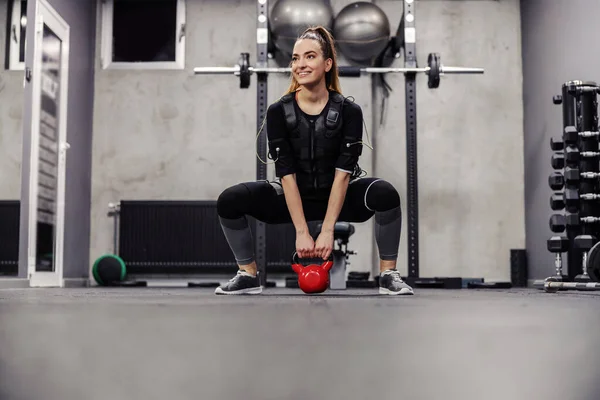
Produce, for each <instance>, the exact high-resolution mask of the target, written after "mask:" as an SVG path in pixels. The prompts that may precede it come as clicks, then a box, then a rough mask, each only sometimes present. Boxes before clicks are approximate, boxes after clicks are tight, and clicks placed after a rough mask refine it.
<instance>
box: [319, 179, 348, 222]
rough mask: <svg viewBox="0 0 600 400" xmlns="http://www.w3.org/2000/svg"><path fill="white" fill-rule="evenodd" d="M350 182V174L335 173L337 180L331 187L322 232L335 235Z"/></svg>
mask: <svg viewBox="0 0 600 400" xmlns="http://www.w3.org/2000/svg"><path fill="white" fill-rule="evenodd" d="M349 182H350V174H348V173H347V172H343V171H340V170H336V171H335V178H334V180H333V185H332V187H331V193H330V194H329V203H328V204H327V214H325V219H324V220H323V226H322V228H321V232H329V233H333V228H334V226H335V223H336V222H337V219H338V217H339V216H340V212H341V211H342V206H343V205H344V200H345V199H346V192H347V191H348V183H349Z"/></svg>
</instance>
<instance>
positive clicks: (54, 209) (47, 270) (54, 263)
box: [28, 0, 69, 287]
mask: <svg viewBox="0 0 600 400" xmlns="http://www.w3.org/2000/svg"><path fill="white" fill-rule="evenodd" d="M35 19H36V20H35V24H34V26H35V36H34V59H33V73H32V90H33V98H32V100H33V101H32V118H31V123H32V127H31V135H32V138H31V154H30V156H31V176H30V191H29V198H30V204H29V207H30V208H29V246H28V248H29V250H28V254H29V260H28V275H29V279H30V286H38V287H39V286H42V287H62V286H64V279H63V242H64V240H63V239H64V205H65V165H66V152H67V149H68V148H69V145H68V143H67V142H66V136H67V135H66V133H67V131H66V128H67V124H66V122H67V112H66V110H67V82H68V66H69V62H68V61H69V26H68V25H67V23H66V22H65V21H64V20H63V19H62V18H61V17H60V15H59V14H58V13H57V12H56V11H55V10H54V9H53V8H52V7H51V6H50V5H49V4H48V3H47V2H46V1H44V0H38V1H37V2H36V15H35Z"/></svg>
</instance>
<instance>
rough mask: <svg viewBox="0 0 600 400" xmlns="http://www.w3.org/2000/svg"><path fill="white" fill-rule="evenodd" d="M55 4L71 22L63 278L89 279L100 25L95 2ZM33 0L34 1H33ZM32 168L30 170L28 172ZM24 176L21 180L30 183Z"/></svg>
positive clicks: (31, 13)
mask: <svg viewBox="0 0 600 400" xmlns="http://www.w3.org/2000/svg"><path fill="white" fill-rule="evenodd" d="M49 3H50V4H51V5H52V7H53V8H54V9H55V10H56V11H57V12H58V13H59V14H60V15H61V16H62V18H63V19H65V21H66V22H67V23H68V24H69V26H70V36H71V37H70V50H69V87H68V105H67V108H68V109H67V120H68V122H67V142H68V143H69V144H70V145H71V148H70V150H69V151H68V153H67V165H66V182H67V183H66V193H65V238H64V277H65V278H85V277H87V276H88V271H89V268H88V265H89V251H88V249H89V243H90V241H89V231H90V220H89V215H90V197H91V158H92V157H91V152H92V120H93V117H92V114H93V101H94V53H95V47H94V42H95V41H94V38H95V29H96V26H95V25H96V3H95V2H94V1H79V0H49ZM31 4H33V3H31ZM34 13H35V9H34V8H32V7H31V6H29V7H28V11H27V18H28V20H29V21H33V20H34V15H35V14H34ZM32 42H33V41H31V40H29V41H27V57H26V58H27V60H28V61H27V66H29V67H31V59H32V56H33V47H32ZM24 115H25V118H24V119H25V120H29V119H30V118H31V86H30V85H28V86H27V94H26V107H25V113H24ZM30 130H31V129H30V127H29V126H26V127H25V129H24V131H23V132H24V137H25V138H26V137H28V136H29V135H31V131H30ZM25 141H26V142H27V143H26V146H24V157H23V159H24V160H29V143H28V142H29V140H28V139H25ZM26 172H27V173H28V172H29V171H28V169H27V171H26ZM26 181H27V180H26V179H25V180H24V181H23V182H26ZM27 191H28V190H27V188H24V190H23V191H22V193H23V202H24V203H25V204H27V201H28V197H29V193H26V192H27ZM26 208H27V207H25V208H22V210H21V211H22V215H23V217H22V218H21V221H22V222H21V230H22V233H21V238H22V240H21V251H20V255H21V257H20V265H19V270H20V274H21V275H23V274H25V271H26V269H27V262H26V260H27V257H26V254H27V249H26V243H27V242H26V241H24V240H23V238H26V237H27V236H24V235H26V234H27V219H26V218H27V217H28V213H27V212H26Z"/></svg>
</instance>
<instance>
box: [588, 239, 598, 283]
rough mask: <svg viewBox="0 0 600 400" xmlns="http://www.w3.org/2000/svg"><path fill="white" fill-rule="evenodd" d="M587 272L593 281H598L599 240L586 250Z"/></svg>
mask: <svg viewBox="0 0 600 400" xmlns="http://www.w3.org/2000/svg"><path fill="white" fill-rule="evenodd" d="M587 273H588V275H589V276H590V278H591V279H592V280H593V281H594V282H600V242H598V243H596V244H595V245H594V246H593V247H592V248H591V249H590V251H589V252H588V259H587Z"/></svg>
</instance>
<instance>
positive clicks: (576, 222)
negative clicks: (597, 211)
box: [550, 213, 600, 233]
mask: <svg viewBox="0 0 600 400" xmlns="http://www.w3.org/2000/svg"><path fill="white" fill-rule="evenodd" d="M599 222H600V218H598V217H580V216H579V213H568V214H566V215H563V214H552V215H551V216H550V230H551V231H552V232H555V233H560V232H564V231H565V229H566V228H573V227H576V226H580V225H581V224H597V223H599Z"/></svg>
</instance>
